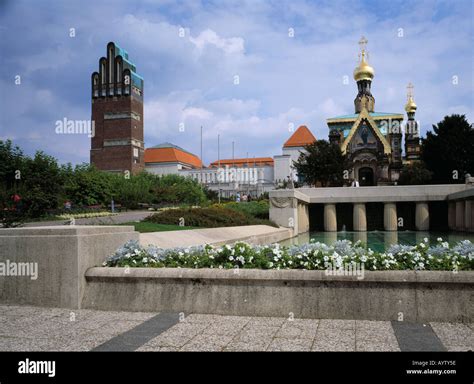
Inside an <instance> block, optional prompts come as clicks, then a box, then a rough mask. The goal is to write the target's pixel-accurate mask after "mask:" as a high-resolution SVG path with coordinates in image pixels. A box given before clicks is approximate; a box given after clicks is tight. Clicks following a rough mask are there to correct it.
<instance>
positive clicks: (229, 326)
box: [0, 305, 474, 352]
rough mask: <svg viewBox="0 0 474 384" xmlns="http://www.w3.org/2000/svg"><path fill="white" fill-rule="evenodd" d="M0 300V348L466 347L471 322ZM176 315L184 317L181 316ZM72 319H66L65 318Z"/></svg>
mask: <svg viewBox="0 0 474 384" xmlns="http://www.w3.org/2000/svg"><path fill="white" fill-rule="evenodd" d="M71 312H72V311H71V310H70V309H62V308H39V307H31V306H8V305H0V350H1V351H91V350H92V351H101V350H102V351H108V350H110V351H160V352H164V351H410V350H420V351H440V350H448V351H468V350H473V349H474V325H473V324H461V323H439V322H438V323H436V322H434V323H431V324H418V323H404V322H400V323H399V322H389V321H366V320H338V319H336V320H330V319H298V318H296V319H291V320H290V319H288V318H278V317H249V316H223V315H213V314H181V313H171V314H170V313H143V312H125V311H124V312H117V311H115V312H112V311H110V312H108V311H95V310H75V311H73V315H71ZM183 315H184V316H183ZM72 319H73V320H72Z"/></svg>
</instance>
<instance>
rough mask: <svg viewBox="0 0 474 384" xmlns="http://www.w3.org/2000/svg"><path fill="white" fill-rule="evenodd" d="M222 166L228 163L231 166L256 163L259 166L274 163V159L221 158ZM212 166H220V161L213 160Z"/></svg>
mask: <svg viewBox="0 0 474 384" xmlns="http://www.w3.org/2000/svg"><path fill="white" fill-rule="evenodd" d="M220 164H221V167H225V166H226V165H228V166H229V167H232V166H234V167H243V166H244V165H247V164H248V166H249V167H253V166H254V164H255V165H257V166H262V165H273V159H272V158H271V157H255V158H253V157H249V158H248V159H247V158H244V159H222V160H220ZM209 166H210V167H218V166H219V161H213V162H212V163H211V164H210V165H209Z"/></svg>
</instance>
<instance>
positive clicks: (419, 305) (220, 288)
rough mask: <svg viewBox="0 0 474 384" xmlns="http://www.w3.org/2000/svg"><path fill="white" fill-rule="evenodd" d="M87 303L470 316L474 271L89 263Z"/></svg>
mask: <svg viewBox="0 0 474 384" xmlns="http://www.w3.org/2000/svg"><path fill="white" fill-rule="evenodd" d="M86 278H87V287H86V294H85V295H84V301H83V307H84V308H94V309H104V310H128V311H178V312H181V311H182V312H185V313H214V314H225V315H240V316H283V317H287V316H289V314H290V313H293V314H294V317H295V318H332V319H368V320H397V319H399V318H400V316H401V315H402V316H403V320H404V321H416V322H428V321H455V322H472V321H473V319H474V317H473V312H474V307H473V306H472V297H473V287H474V274H473V273H472V272H458V273H453V272H429V271H424V272H415V271H383V272H382V271H381V272H367V271H366V272H365V276H364V279H362V280H357V278H356V277H354V276H326V275H325V272H324V271H299V270H281V271H275V270H271V271H270V270H245V269H244V270H217V269H196V270H195V269H174V268H166V269H161V268H158V269H157V268H131V269H129V270H128V273H127V270H126V269H124V268H91V269H89V270H88V271H87V274H86Z"/></svg>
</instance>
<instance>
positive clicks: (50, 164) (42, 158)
mask: <svg viewBox="0 0 474 384" xmlns="http://www.w3.org/2000/svg"><path fill="white" fill-rule="evenodd" d="M24 168H25V170H24V172H22V175H21V189H20V190H21V191H22V194H21V193H20V196H21V197H22V199H23V203H24V205H25V209H27V211H28V215H29V216H30V217H40V216H42V215H44V214H45V213H46V211H47V210H50V209H56V208H57V207H58V204H59V202H60V198H61V195H62V192H63V185H64V174H63V172H62V169H61V167H60V166H59V165H58V162H57V160H56V159H55V158H54V157H52V156H49V155H46V154H45V153H44V152H42V151H38V152H36V154H35V156H34V157H33V158H29V157H28V158H26V162H25V167H24Z"/></svg>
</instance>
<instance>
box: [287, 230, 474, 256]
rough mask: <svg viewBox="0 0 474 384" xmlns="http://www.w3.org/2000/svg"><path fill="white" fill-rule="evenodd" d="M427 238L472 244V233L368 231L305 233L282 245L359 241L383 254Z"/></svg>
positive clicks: (433, 242)
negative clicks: (313, 241)
mask: <svg viewBox="0 0 474 384" xmlns="http://www.w3.org/2000/svg"><path fill="white" fill-rule="evenodd" d="M425 237H426V238H428V241H429V243H430V244H436V243H437V239H438V237H441V238H442V239H443V241H448V242H449V243H450V244H455V243H457V242H458V241H461V240H470V241H471V242H473V243H474V233H459V232H449V233H448V232H418V231H403V232H401V231H400V232H384V231H370V232H346V231H341V232H307V233H303V234H301V235H299V236H297V237H294V238H292V239H288V240H283V241H281V242H280V244H282V245H292V244H304V243H309V241H310V240H311V239H314V240H315V241H319V242H320V243H325V244H333V243H334V242H335V241H336V240H350V241H352V242H356V241H357V240H361V241H362V242H363V243H365V244H367V246H368V247H369V248H370V249H372V250H373V251H377V252H384V251H385V250H386V249H388V247H390V245H392V244H404V245H415V244H418V243H421V242H422V241H423V239H424V238H425Z"/></svg>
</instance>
